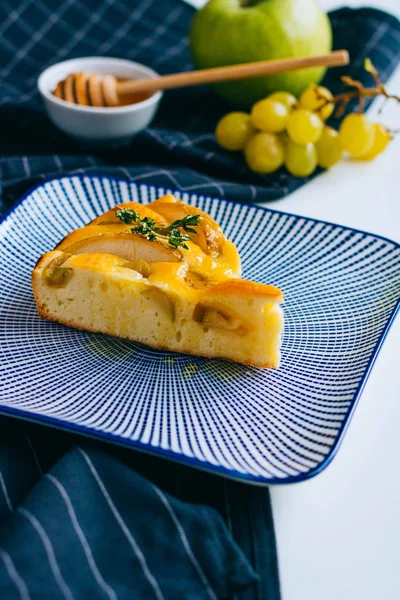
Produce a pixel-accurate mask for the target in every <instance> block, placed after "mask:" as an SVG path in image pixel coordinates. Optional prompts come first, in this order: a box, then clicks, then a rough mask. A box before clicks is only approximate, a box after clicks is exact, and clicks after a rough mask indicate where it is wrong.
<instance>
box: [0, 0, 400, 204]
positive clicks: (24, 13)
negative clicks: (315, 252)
mask: <svg viewBox="0 0 400 600" xmlns="http://www.w3.org/2000/svg"><path fill="white" fill-rule="evenodd" d="M193 14H194V9H193V8H192V7H190V6H188V5H187V4H185V3H184V2H182V1H181V0H68V1H65V2H63V3H61V4H60V5H59V3H56V4H55V3H54V2H53V1H52V0H36V1H35V2H25V1H24V0H14V1H13V2H11V0H8V1H6V0H3V1H2V2H1V3H0V157H2V158H0V168H1V172H2V175H1V183H2V187H3V194H2V198H1V202H2V206H1V207H0V211H1V210H3V211H4V210H5V209H6V208H7V207H8V206H9V205H10V204H11V203H12V202H13V201H14V200H15V199H16V198H17V197H18V196H19V195H20V194H21V193H22V192H23V191H25V189H26V188H27V187H29V186H30V185H32V184H34V183H36V182H38V181H40V180H42V179H45V178H47V177H50V176H54V175H60V174H63V173H71V172H74V173H76V172H82V171H87V170H90V171H94V172H97V173H98V172H104V173H108V174H113V175H119V176H122V177H126V176H129V177H134V178H135V179H136V180H138V179H139V180H145V181H146V182H148V183H151V184H153V185H156V186H167V187H169V188H180V189H184V190H187V191H193V192H200V193H204V194H208V195H213V196H225V197H228V198H231V199H237V200H239V201H240V200H242V201H268V200H276V199H278V198H281V197H283V196H285V195H287V194H289V193H290V192H292V191H294V190H295V189H297V188H298V187H300V186H301V185H303V184H304V183H305V182H306V181H307V180H304V179H298V178H294V177H292V176H290V175H288V174H287V173H286V172H285V170H284V169H282V170H281V171H279V172H278V173H276V174H273V175H268V176H258V175H255V174H252V173H250V172H249V171H248V169H247V168H246V167H245V164H244V161H243V158H242V157H241V156H239V155H236V154H232V153H229V152H226V151H224V150H222V149H221V148H219V147H218V146H217V144H216V142H215V139H214V135H213V131H214V128H215V124H216V122H217V121H218V119H219V118H220V117H221V116H222V115H223V114H224V113H225V112H226V111H227V110H229V107H228V106H227V105H226V104H224V103H223V102H222V101H221V100H219V99H218V98H217V97H216V96H214V94H213V93H212V91H211V90H209V89H208V88H206V87H197V88H188V89H181V90H174V91H169V92H166V93H165V96H164V99H163V101H162V105H161V108H160V110H159V112H158V114H157V117H156V119H155V120H154V122H153V123H152V125H151V127H150V128H148V129H147V130H146V131H144V132H143V133H141V134H140V135H139V136H138V137H137V138H136V139H135V141H134V142H133V143H132V144H131V146H130V147H129V148H125V149H123V150H121V151H119V152H115V151H113V152H111V153H105V152H94V151H93V150H90V151H88V150H87V149H86V148H84V147H83V146H82V145H80V144H78V143H76V142H75V141H73V140H69V139H68V138H67V136H65V135H63V134H61V133H60V132H59V131H58V130H56V129H55V127H53V125H51V124H50V122H49V120H48V119H47V117H46V115H45V112H44V109H43V107H42V105H41V101H40V98H39V97H38V94H37V91H36V79H37V76H38V75H39V73H40V72H41V70H43V69H44V68H45V67H46V66H48V65H50V64H52V63H55V62H57V61H60V60H64V59H68V58H73V57H78V56H87V55H108V56H119V57H124V58H129V59H133V60H137V61H139V62H143V63H145V64H147V65H149V66H151V67H153V68H154V69H155V70H156V71H158V72H159V73H162V74H163V73H171V72H177V71H183V70H187V69H190V68H191V63H190V58H189V54H188V50H187V46H188V44H187V32H188V27H189V23H190V21H191V19H192V17H193ZM330 18H331V22H332V27H333V39H334V47H335V48H347V49H348V50H349V52H350V57H351V64H350V65H349V66H348V67H344V68H335V69H330V70H329V71H328V74H327V76H326V79H325V82H324V83H325V84H326V85H327V86H328V87H330V88H331V89H332V91H333V92H338V91H340V90H342V85H341V83H340V76H341V75H343V74H347V75H351V76H352V77H354V78H355V79H360V80H362V81H363V82H368V81H369V76H368V75H367V74H366V73H365V71H364V68H363V63H364V59H365V58H366V57H369V58H371V60H372V61H373V63H374V64H375V66H376V67H377V68H378V69H379V72H380V74H381V77H382V80H383V81H386V80H387V79H388V77H389V76H390V74H391V73H392V71H393V70H394V68H395V67H396V66H397V64H398V62H399V59H400V23H399V21H398V20H397V19H396V18H395V17H393V16H391V15H388V14H387V13H384V12H382V11H380V10H376V9H372V8H362V9H358V10H353V9H349V8H343V9H340V10H336V11H334V12H332V13H331V14H330Z"/></svg>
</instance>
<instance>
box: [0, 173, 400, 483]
mask: <svg viewBox="0 0 400 600" xmlns="http://www.w3.org/2000/svg"><path fill="white" fill-rule="evenodd" d="M70 178H77V179H81V180H83V179H85V178H89V179H103V180H104V179H105V180H108V181H114V182H115V181H117V182H121V181H122V182H125V183H128V184H132V183H133V184H135V185H138V186H141V185H143V186H146V187H148V188H153V189H158V188H162V189H172V188H171V187H170V186H165V187H164V186H160V185H159V186H157V185H154V184H150V183H146V181H142V180H141V181H140V182H136V181H135V179H134V178H132V179H128V178H127V177H117V176H112V175H102V174H101V173H91V172H90V171H88V172H85V173H77V174H70V175H68V174H65V175H59V176H57V177H51V178H49V179H44V180H43V181H41V182H39V183H37V184H35V185H33V186H31V187H30V188H29V189H28V190H27V191H26V192H25V193H24V194H23V195H22V196H21V197H20V198H19V199H18V200H17V201H16V202H15V203H14V204H13V205H12V206H11V208H9V209H8V210H7V211H6V212H5V213H4V215H3V216H2V217H0V225H1V224H2V223H4V222H5V221H6V220H7V219H8V218H9V217H10V216H11V214H12V213H13V212H14V211H15V210H16V209H17V208H18V206H20V205H21V204H22V203H23V202H24V200H26V198H28V197H29V196H30V195H31V194H32V193H33V192H34V191H36V190H37V189H39V188H41V187H42V186H44V185H46V184H48V183H52V182H53V181H59V180H61V179H70ZM172 192H173V193H174V192H178V193H180V194H188V195H189V196H192V195H193V196H197V197H198V196H205V197H210V198H211V199H212V200H217V201H219V202H225V203H227V204H235V205H236V204H240V205H242V206H248V207H249V208H256V209H257V210H261V211H263V212H269V213H271V212H272V213H278V214H281V215H286V216H289V217H294V218H295V219H305V220H306V221H309V222H313V223H321V224H323V225H329V226H331V227H340V228H342V229H345V230H347V231H353V232H355V233H360V234H362V235H364V236H372V237H374V238H376V239H381V240H383V241H385V242H388V243H390V244H393V245H394V246H395V247H396V248H400V243H399V242H396V241H395V240H392V239H390V238H387V237H385V236H382V235H379V234H375V233H370V232H367V231H363V230H362V229H356V228H354V227H347V226H346V225H340V224H339V223H332V222H329V221H324V220H322V219H314V218H312V217H304V216H301V215H296V214H293V213H289V212H286V211H281V210H276V209H275V208H267V207H264V206H259V205H257V204H254V203H253V204H252V203H250V202H237V201H235V200H229V199H227V198H219V197H218V196H214V195H212V196H211V195H210V196H209V195H207V194H198V193H196V192H188V191H185V190H181V189H179V188H174V189H173V190H172ZM399 309H400V295H399V299H398V300H397V303H396V305H395V307H394V308H393V311H392V313H391V315H390V317H389V319H388V321H387V323H386V325H385V327H384V328H383V329H382V331H381V334H380V336H379V339H378V340H377V343H376V345H375V348H374V350H373V352H372V354H371V356H370V359H369V361H368V363H367V365H366V367H365V370H364V372H363V375H362V378H361V380H360V383H359V385H358V387H357V389H356V391H355V393H354V397H353V403H352V405H351V406H350V408H349V410H348V412H347V414H346V417H345V419H344V421H343V423H342V425H341V427H340V429H339V430H338V433H337V437H336V439H335V441H334V443H333V445H332V446H331V448H330V449H329V452H328V454H327V455H326V456H325V458H324V459H323V460H322V461H321V462H320V463H319V464H318V465H316V466H315V467H313V468H312V469H310V470H309V471H307V472H306V473H299V474H298V475H288V476H287V477H284V478H283V479H280V478H278V477H273V478H265V477H260V476H257V475H251V474H247V473H239V472H235V471H231V470H230V469H226V468H225V467H221V466H218V465H213V466H212V467H208V466H207V463H202V462H201V461H199V460H198V459H196V458H190V457H186V456H182V455H176V454H174V453H173V452H171V451H170V450H159V449H157V448H149V446H148V445H147V444H142V443H141V442H138V441H132V440H129V439H124V438H120V437H117V436H114V435H112V434H109V433H106V432H102V431H97V430H94V429H90V428H88V427H86V426H84V425H75V424H74V423H70V422H68V421H62V420H61V419H57V418H56V417H48V416H45V415H39V414H36V413H30V412H28V411H25V410H21V409H15V408H10V407H5V406H2V405H1V403H0V414H3V415H7V416H12V417H15V418H21V419H24V420H27V421H33V422H36V423H41V424H43V425H47V426H53V427H57V428H58V429H62V430H65V431H68V432H70V433H74V434H76V433H80V434H83V435H85V436H86V437H89V438H94V439H97V440H102V441H106V442H110V443H114V444H117V445H120V446H125V447H128V448H135V449H137V450H140V451H141V452H145V453H147V454H152V455H155V456H159V457H162V458H168V460H172V461H174V462H178V463H181V464H186V465H188V466H191V467H195V468H197V469H200V470H203V471H207V472H210V473H214V474H216V473H217V474H220V475H222V476H224V477H227V478H229V479H234V480H237V481H244V482H246V483H249V484H252V485H260V486H266V485H286V484H291V483H301V482H303V481H307V480H308V479H311V478H312V477H315V476H316V475H318V474H319V473H321V471H323V470H324V469H326V467H327V466H328V465H329V464H330V463H331V461H332V460H333V458H334V457H335V456H336V453H337V451H338V449H339V447H340V445H341V443H342V441H343V438H344V435H345V433H346V431H347V428H348V426H349V424H350V421H351V419H352V418H353V415H354V411H355V409H356V407H357V405H358V402H359V400H360V397H361V394H362V392H363V390H364V387H365V385H366V383H367V381H368V378H369V375H370V373H371V370H372V368H373V366H374V364H375V361H376V359H377V357H378V354H379V352H380V350H381V348H382V345H383V342H384V341H385V339H386V336H387V334H388V333H389V330H390V328H391V326H392V325H393V323H394V320H395V318H396V316H397V314H398V312H399Z"/></svg>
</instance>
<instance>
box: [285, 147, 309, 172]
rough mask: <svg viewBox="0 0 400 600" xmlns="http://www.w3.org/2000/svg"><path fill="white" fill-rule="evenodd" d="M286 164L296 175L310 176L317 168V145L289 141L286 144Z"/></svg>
mask: <svg viewBox="0 0 400 600" xmlns="http://www.w3.org/2000/svg"><path fill="white" fill-rule="evenodd" d="M285 166H286V168H287V170H288V171H289V173H291V174H292V175H294V176H295V177H308V175H311V173H313V172H314V171H315V169H316V166H317V151H316V149H315V145H314V144H312V143H311V142H309V143H308V144H305V145H304V144H296V143H295V142H292V141H289V143H288V145H287V146H286V156H285Z"/></svg>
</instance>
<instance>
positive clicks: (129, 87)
mask: <svg viewBox="0 0 400 600" xmlns="http://www.w3.org/2000/svg"><path fill="white" fill-rule="evenodd" d="M348 63H349V54H348V52H347V50H336V51H335V52H331V53H330V54H324V55H322V56H310V57H306V58H304V57H303V58H302V57H300V58H282V59H278V60H265V61H260V62H252V63H245V64H241V65H233V66H229V67H217V68H214V69H203V70H199V71H189V72H184V73H176V74H173V75H163V76H161V77H156V78H154V79H129V80H121V81H120V80H118V79H117V78H116V77H114V75H98V74H96V73H93V74H91V75H86V73H83V72H80V73H70V74H69V75H68V76H67V77H66V79H64V80H63V81H60V82H59V83H58V84H57V87H56V89H55V90H54V92H53V93H54V95H55V96H57V98H60V99H62V100H66V101H67V102H73V103H74V104H80V105H82V106H97V107H104V106H105V107H113V106H121V105H123V104H129V103H131V102H132V103H133V102H135V101H136V102H137V101H139V100H138V99H136V100H135V99H133V100H131V102H127V101H126V99H128V98H129V97H130V98H135V95H137V94H141V97H139V98H140V100H143V99H144V98H145V97H146V94H147V95H151V94H153V93H154V92H157V91H159V90H166V89H172V88H180V87H189V86H193V85H200V84H205V83H207V84H208V83H220V82H222V81H232V80H236V79H246V78H251V77H259V76H263V75H273V74H276V73H284V72H285V71H295V70H297V69H308V68H312V67H321V66H325V67H337V66H342V65H347V64H348ZM136 98H138V96H136Z"/></svg>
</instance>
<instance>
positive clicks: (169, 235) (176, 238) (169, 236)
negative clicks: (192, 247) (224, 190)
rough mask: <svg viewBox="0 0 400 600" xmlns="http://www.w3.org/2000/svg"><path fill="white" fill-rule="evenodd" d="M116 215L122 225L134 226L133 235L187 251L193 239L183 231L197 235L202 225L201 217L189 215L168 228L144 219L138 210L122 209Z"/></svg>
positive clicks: (147, 218)
mask: <svg viewBox="0 0 400 600" xmlns="http://www.w3.org/2000/svg"><path fill="white" fill-rule="evenodd" d="M115 214H116V216H117V218H118V219H119V220H120V221H121V222H122V223H125V224H126V225H132V224H134V225H133V227H131V233H134V234H136V235H143V236H144V237H145V238H146V239H148V240H149V241H150V242H155V241H156V240H166V241H168V243H169V244H170V246H173V247H174V248H185V250H188V249H189V247H188V245H187V244H186V243H185V242H190V241H191V239H192V238H191V237H190V236H189V235H185V233H182V231H181V229H183V231H185V232H186V233H196V230H195V229H194V227H198V226H199V224H200V223H199V220H200V215H187V216H186V217H184V218H183V219H178V220H177V221H174V222H173V223H171V225H168V226H167V227H159V226H158V225H157V223H156V222H155V220H154V219H152V218H151V217H144V218H143V219H142V218H141V217H140V215H139V213H138V212H136V210H131V209H130V208H121V209H119V210H117V212H116V213H115Z"/></svg>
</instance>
